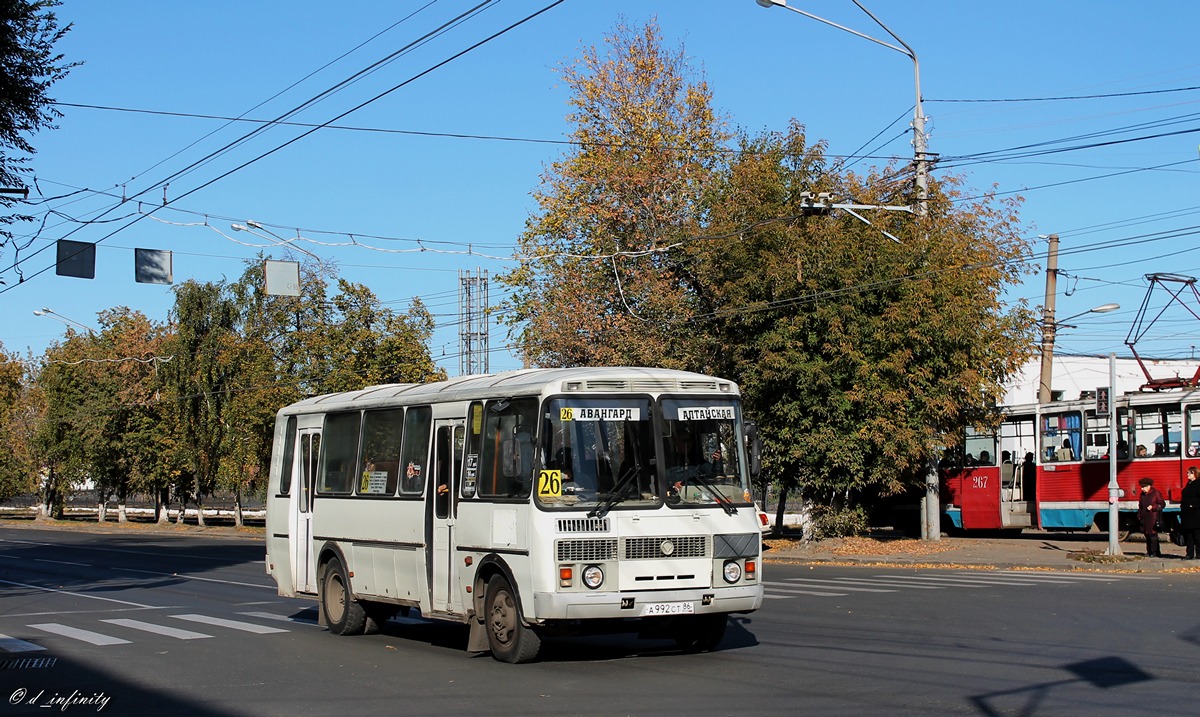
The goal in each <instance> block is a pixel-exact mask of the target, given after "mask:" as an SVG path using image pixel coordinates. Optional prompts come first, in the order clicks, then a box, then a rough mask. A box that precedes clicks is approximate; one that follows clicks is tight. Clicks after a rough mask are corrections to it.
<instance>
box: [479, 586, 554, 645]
mask: <svg viewBox="0 0 1200 717" xmlns="http://www.w3.org/2000/svg"><path fill="white" fill-rule="evenodd" d="M484 620H485V621H486V625H487V637H488V648H489V649H491V651H492V657H494V658H496V659H497V660H499V661H501V662H508V663H513V664H517V663H522V662H529V661H531V660H533V659H535V658H536V657H537V655H538V651H539V650H540V649H541V647H542V639H541V638H540V637H539V636H538V634H537V633H536V632H534V631H533V629H532V628H530V627H528V626H527V625H525V624H524V623H523V622H522V621H521V609H520V608H519V607H518V605H517V596H516V594H515V593H514V592H513V589H512V586H511V585H509V584H508V580H505V579H504V577H502V576H500V575H495V576H493V577H492V579H491V580H489V581H488V584H487V599H486V602H485V605H484Z"/></svg>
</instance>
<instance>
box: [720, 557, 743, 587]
mask: <svg viewBox="0 0 1200 717" xmlns="http://www.w3.org/2000/svg"><path fill="white" fill-rule="evenodd" d="M721 574H722V576H723V577H724V578H725V582H727V583H729V584H730V585H732V584H733V583H736V582H737V581H739V580H741V579H742V564H741V563H739V562H738V561H736V560H726V561H725V569H724V570H722V571H721Z"/></svg>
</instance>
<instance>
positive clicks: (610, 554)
mask: <svg viewBox="0 0 1200 717" xmlns="http://www.w3.org/2000/svg"><path fill="white" fill-rule="evenodd" d="M557 555H558V561H559V562H560V563H565V562H578V563H581V562H599V561H602V560H616V559H617V539H616V538H601V539H599V540H560V541H558V551H557Z"/></svg>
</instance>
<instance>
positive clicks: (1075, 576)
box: [1000, 570, 1162, 583]
mask: <svg viewBox="0 0 1200 717" xmlns="http://www.w3.org/2000/svg"><path fill="white" fill-rule="evenodd" d="M1000 573H1002V574H1006V575H1020V576H1021V577H1029V578H1043V577H1046V576H1053V577H1056V578H1070V579H1071V580H1099V581H1103V582H1110V583H1111V582H1116V581H1118V580H1161V579H1162V578H1159V577H1157V576H1154V575H1126V574H1124V573H1122V574H1120V575H1097V574H1094V573H1093V574H1090V575H1080V574H1079V573H1073V572H1069V571H1053V570H1038V571H1037V572H1034V571H1032V570H1001V571H1000Z"/></svg>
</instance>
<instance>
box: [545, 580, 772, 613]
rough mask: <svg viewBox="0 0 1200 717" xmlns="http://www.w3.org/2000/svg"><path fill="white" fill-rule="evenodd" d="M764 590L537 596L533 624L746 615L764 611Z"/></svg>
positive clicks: (758, 587) (752, 587)
mask: <svg viewBox="0 0 1200 717" xmlns="http://www.w3.org/2000/svg"><path fill="white" fill-rule="evenodd" d="M762 602H763V586H762V585H745V586H737V587H728V588H726V587H722V588H711V589H707V590H696V589H688V590H664V591H655V592H621V593H618V592H595V593H579V592H569V593H568V592H562V593H549V592H539V593H534V594H533V608H534V609H533V613H534V614H533V615H530V616H529V617H530V618H531V619H533V620H586V619H599V618H640V617H669V616H672V615H705V614H715V613H731V612H737V613H746V612H753V611H754V610H757V609H758V608H760V607H762Z"/></svg>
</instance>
